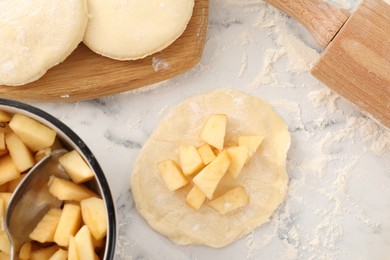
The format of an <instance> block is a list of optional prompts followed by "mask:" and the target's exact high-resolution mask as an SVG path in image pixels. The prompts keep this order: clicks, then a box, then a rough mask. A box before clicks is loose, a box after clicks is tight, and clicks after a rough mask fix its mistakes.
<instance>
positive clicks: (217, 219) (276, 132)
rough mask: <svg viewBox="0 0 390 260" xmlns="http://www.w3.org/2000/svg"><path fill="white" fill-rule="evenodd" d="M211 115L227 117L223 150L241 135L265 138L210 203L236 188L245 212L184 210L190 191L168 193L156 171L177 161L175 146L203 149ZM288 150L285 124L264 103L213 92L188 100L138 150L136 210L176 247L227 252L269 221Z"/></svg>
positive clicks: (283, 182) (283, 186)
mask: <svg viewBox="0 0 390 260" xmlns="http://www.w3.org/2000/svg"><path fill="white" fill-rule="evenodd" d="M210 114H226V115H227V116H228V123H227V132H226V137H225V146H230V145H237V138H238V136H240V135H254V134H259V135H263V136H264V137H265V139H264V141H263V143H262V144H261V146H260V148H259V150H258V151H257V152H256V153H255V154H254V155H253V157H252V159H251V161H250V162H249V163H248V164H247V165H246V166H245V167H244V169H243V170H242V172H241V174H240V175H239V177H238V178H237V180H233V179H232V178H229V177H228V175H227V176H225V177H224V178H223V179H222V182H221V183H220V185H219V187H218V189H217V191H216V193H215V197H217V196H218V195H219V194H223V193H224V192H226V191H227V190H229V189H231V188H234V187H237V186H239V185H241V186H243V187H244V189H245V190H246V192H247V194H248V195H249V204H248V205H247V206H245V207H242V208H240V209H237V210H235V211H232V212H230V213H227V214H225V215H221V214H220V213H218V212H217V211H215V210H214V209H212V208H211V207H208V206H207V203H206V204H205V205H203V206H202V208H201V209H200V210H199V211H195V210H193V209H192V208H190V207H188V206H187V205H186V204H185V196H186V194H187V193H188V191H189V190H190V188H191V187H190V186H191V185H187V186H189V187H185V188H182V189H180V190H178V191H176V192H170V191H168V189H167V188H166V186H165V184H164V182H163V180H162V179H161V177H160V174H159V172H158V169H157V163H158V162H159V161H161V160H165V159H173V160H175V161H177V162H178V161H179V159H178V152H177V148H178V146H179V145H180V144H193V145H196V146H198V145H201V144H203V142H202V141H201V140H200V138H199V137H198V135H199V132H200V130H201V128H202V127H203V125H204V123H205V121H206V120H207V117H208V116H209V115H210ZM289 146H290V134H289V132H288V129H287V126H286V124H285V123H284V122H283V120H282V118H281V117H280V116H279V115H278V114H277V113H276V112H275V111H274V110H273V109H272V107H271V106H270V105H269V104H268V103H266V102H264V101H262V100H261V99H259V98H257V97H253V96H250V95H247V94H244V93H242V92H240V91H236V90H228V89H218V90H216V91H213V92H210V93H206V94H203V95H199V96H195V97H192V98H189V99H187V100H185V101H184V102H182V103H181V104H179V105H178V106H177V107H175V108H174V109H173V110H172V111H171V112H170V113H169V115H168V116H167V117H166V118H164V119H163V120H162V121H161V122H160V124H159V125H158V126H157V128H156V129H155V130H154V132H153V133H152V135H151V136H150V138H149V139H148V141H147V142H146V144H145V145H144V147H143V148H142V151H141V153H140V155H139V158H138V160H137V162H136V164H135V167H134V171H133V174H132V177H131V188H132V193H133V197H134V201H135V203H136V206H137V209H138V211H139V213H140V214H141V215H142V216H143V217H144V218H145V219H146V220H147V222H148V223H149V225H150V226H151V227H152V228H153V229H155V230H156V231H158V232H160V233H161V234H163V235H165V236H167V237H168V238H169V239H171V240H172V241H174V242H176V243H178V244H182V245H188V244H203V245H207V246H211V247H223V246H226V245H228V244H230V243H231V242H233V241H234V240H236V239H238V238H240V237H242V236H244V235H246V234H248V233H249V232H251V231H252V230H253V229H254V228H255V227H258V226H260V225H261V224H263V223H265V222H267V221H269V218H270V216H271V215H272V213H273V212H274V211H275V210H276V208H277V207H278V206H279V204H280V203H281V202H282V200H283V198H284V196H285V194H286V190H287V183H288V177H287V174H286V154H287V150H288V148H289Z"/></svg>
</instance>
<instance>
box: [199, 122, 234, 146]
mask: <svg viewBox="0 0 390 260" xmlns="http://www.w3.org/2000/svg"><path fill="white" fill-rule="evenodd" d="M226 124H227V116H226V115H224V114H213V115H210V117H209V118H208V119H207V121H206V124H205V125H204V127H203V128H202V130H201V132H200V138H201V139H202V140H203V141H205V142H206V143H208V144H209V145H211V146H214V147H215V148H217V149H218V150H222V149H223V144H224V142H225V134H226Z"/></svg>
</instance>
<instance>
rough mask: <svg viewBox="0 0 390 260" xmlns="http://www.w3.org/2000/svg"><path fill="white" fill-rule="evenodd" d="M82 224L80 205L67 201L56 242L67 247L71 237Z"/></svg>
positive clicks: (58, 227) (56, 233) (57, 230)
mask: <svg viewBox="0 0 390 260" xmlns="http://www.w3.org/2000/svg"><path fill="white" fill-rule="evenodd" d="M80 226H81V209H80V206H79V205H75V204H71V203H65V205H64V207H63V209H62V213H61V217H60V220H59V222H58V226H57V229H56V232H55V234H54V239H53V240H54V242H55V243H57V245H59V246H63V247H67V246H68V243H69V237H70V236H74V235H75V234H76V232H77V231H78V230H79V228H80Z"/></svg>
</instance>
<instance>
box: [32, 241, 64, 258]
mask: <svg viewBox="0 0 390 260" xmlns="http://www.w3.org/2000/svg"><path fill="white" fill-rule="evenodd" d="M57 250H58V246H57V245H53V246H51V247H46V248H42V249H38V250H33V251H32V252H31V258H30V259H31V260H42V259H49V258H50V257H51V256H52V255H54V253H55V252H56V251H57Z"/></svg>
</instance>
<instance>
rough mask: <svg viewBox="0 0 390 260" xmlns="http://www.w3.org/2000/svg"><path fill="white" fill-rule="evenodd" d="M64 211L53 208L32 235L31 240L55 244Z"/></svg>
mask: <svg viewBox="0 0 390 260" xmlns="http://www.w3.org/2000/svg"><path fill="white" fill-rule="evenodd" d="M61 213H62V209H58V208H51V209H50V210H49V211H48V212H47V213H46V214H45V215H44V216H43V218H42V219H41V221H39V223H38V224H37V226H36V227H35V228H34V230H33V231H32V232H31V234H30V239H32V240H35V241H38V242H40V243H46V242H53V241H54V240H53V239H54V234H55V232H56V229H57V226H58V222H59V221H60V217H61Z"/></svg>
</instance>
